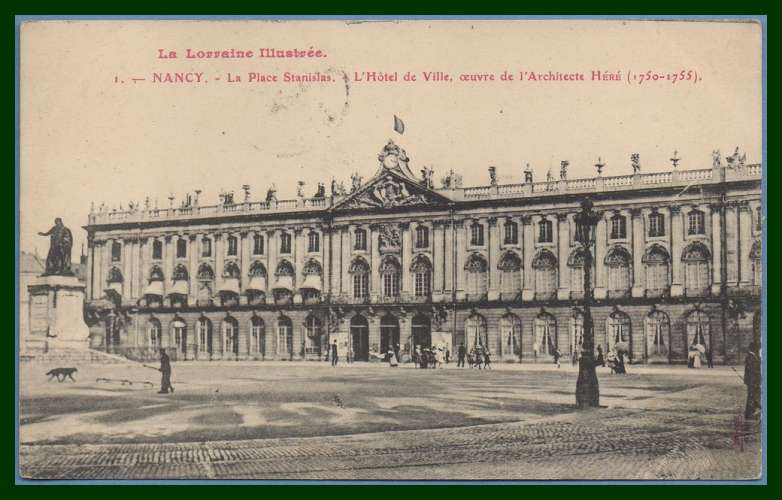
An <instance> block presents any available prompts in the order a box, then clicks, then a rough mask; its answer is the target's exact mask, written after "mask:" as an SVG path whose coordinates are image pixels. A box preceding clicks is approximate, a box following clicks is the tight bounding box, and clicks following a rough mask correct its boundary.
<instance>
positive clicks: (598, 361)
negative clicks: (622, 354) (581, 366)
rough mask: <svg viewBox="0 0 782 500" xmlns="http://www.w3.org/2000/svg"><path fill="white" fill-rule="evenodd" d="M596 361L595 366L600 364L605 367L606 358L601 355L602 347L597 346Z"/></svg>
mask: <svg viewBox="0 0 782 500" xmlns="http://www.w3.org/2000/svg"><path fill="white" fill-rule="evenodd" d="M596 361H597V363H596V365H595V366H598V365H600V366H602V367H603V368H605V367H606V358H605V357H604V356H603V347H602V346H597V360H596Z"/></svg>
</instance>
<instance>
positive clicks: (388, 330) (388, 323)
mask: <svg viewBox="0 0 782 500" xmlns="http://www.w3.org/2000/svg"><path fill="white" fill-rule="evenodd" d="M399 344H400V342H399V320H398V319H397V318H396V317H395V316H392V315H390V314H387V315H385V316H383V319H381V320H380V354H381V355H385V354H386V353H388V350H389V349H394V350H396V346H398V345H399Z"/></svg>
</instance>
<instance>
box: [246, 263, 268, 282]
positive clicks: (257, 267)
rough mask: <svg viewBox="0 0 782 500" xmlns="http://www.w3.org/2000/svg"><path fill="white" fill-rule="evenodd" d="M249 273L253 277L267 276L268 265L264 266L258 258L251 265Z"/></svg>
mask: <svg viewBox="0 0 782 500" xmlns="http://www.w3.org/2000/svg"><path fill="white" fill-rule="evenodd" d="M249 273H250V276H251V277H258V278H265V277H266V267H264V265H263V262H261V261H258V260H256V261H255V262H253V263H252V265H250V271H249Z"/></svg>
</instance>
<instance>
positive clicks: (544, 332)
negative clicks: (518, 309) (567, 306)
mask: <svg viewBox="0 0 782 500" xmlns="http://www.w3.org/2000/svg"><path fill="white" fill-rule="evenodd" d="M556 342H557V320H556V319H554V316H552V315H551V314H549V313H547V312H541V313H540V314H538V317H537V318H535V345H536V346H537V354H554V349H555V348H556ZM535 345H533V350H535Z"/></svg>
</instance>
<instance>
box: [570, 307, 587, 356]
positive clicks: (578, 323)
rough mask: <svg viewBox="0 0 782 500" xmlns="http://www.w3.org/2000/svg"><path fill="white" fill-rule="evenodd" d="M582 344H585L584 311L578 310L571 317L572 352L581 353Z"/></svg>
mask: <svg viewBox="0 0 782 500" xmlns="http://www.w3.org/2000/svg"><path fill="white" fill-rule="evenodd" d="M582 345H584V313H582V312H581V311H578V310H576V311H574V312H573V316H571V317H570V352H571V353H577V354H578V355H580V354H581V346H582Z"/></svg>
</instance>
